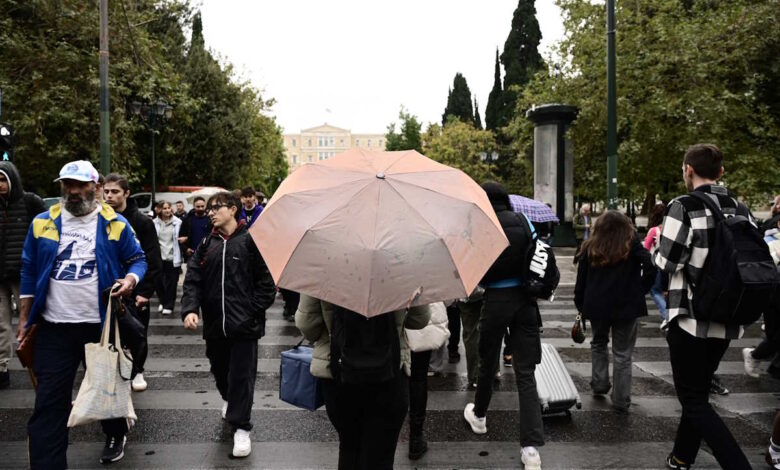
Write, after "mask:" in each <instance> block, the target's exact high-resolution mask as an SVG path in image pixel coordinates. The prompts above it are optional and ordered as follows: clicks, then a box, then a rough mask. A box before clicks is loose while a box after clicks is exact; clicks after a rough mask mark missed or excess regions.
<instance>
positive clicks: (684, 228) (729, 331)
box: [653, 185, 755, 339]
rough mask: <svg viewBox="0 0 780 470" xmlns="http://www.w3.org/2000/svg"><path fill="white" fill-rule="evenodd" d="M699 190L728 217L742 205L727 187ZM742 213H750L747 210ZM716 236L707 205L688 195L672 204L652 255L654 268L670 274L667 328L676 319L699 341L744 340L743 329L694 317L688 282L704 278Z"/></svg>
mask: <svg viewBox="0 0 780 470" xmlns="http://www.w3.org/2000/svg"><path fill="white" fill-rule="evenodd" d="M696 190H697V191H701V192H704V193H707V194H708V195H709V197H711V198H712V199H713V200H714V201H715V203H716V204H717V205H718V206H719V207H720V208H721V210H722V211H723V215H724V216H725V217H732V216H734V215H735V214H736V212H737V205H738V204H739V203H738V202H737V200H736V199H735V198H734V196H733V195H732V194H730V193H729V191H728V190H727V189H726V188H725V187H723V186H718V185H704V186H699V187H698V188H696ZM743 210H744V212H746V213H749V211H748V210H747V209H746V208H745V207H744V206H743ZM751 220H752V218H751ZM754 223H755V222H754ZM714 235H715V218H714V217H713V215H712V213H711V212H710V210H709V209H707V208H706V207H705V206H704V203H702V202H701V201H699V200H698V199H695V198H694V197H692V196H689V195H687V194H686V195H684V196H679V197H677V198H676V199H674V200H673V201H672V202H671V203H670V204H669V208H668V210H667V213H666V216H665V217H664V221H663V229H662V230H661V236H660V240H659V243H658V245H657V247H656V248H655V250H654V252H653V262H654V263H655V265H656V266H658V268H659V269H661V270H662V271H664V272H667V273H669V299H668V301H667V305H666V312H667V313H666V322H665V323H664V326H667V325H668V323H669V322H670V321H672V320H673V319H675V318H677V324H678V325H679V326H680V328H682V329H683V330H685V331H686V332H688V333H689V334H691V335H693V336H696V337H698V338H725V339H736V338H740V337H742V333H743V332H744V329H743V328H742V327H741V326H739V325H724V324H722V323H715V322H706V321H697V320H695V319H694V318H693V314H692V310H693V304H692V302H691V300H692V299H693V291H692V290H691V286H690V285H689V283H688V280H691V281H692V282H693V283H694V284H696V282H697V281H698V280H699V278H700V277H701V270H702V268H703V267H704V262H705V261H706V260H707V254H708V253H709V240H711V239H712V237H713V236H714Z"/></svg>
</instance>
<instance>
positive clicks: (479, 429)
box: [463, 403, 487, 434]
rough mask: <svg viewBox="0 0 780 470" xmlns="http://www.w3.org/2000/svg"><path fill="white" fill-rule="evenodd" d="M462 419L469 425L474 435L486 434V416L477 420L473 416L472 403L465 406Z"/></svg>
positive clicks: (475, 416)
mask: <svg viewBox="0 0 780 470" xmlns="http://www.w3.org/2000/svg"><path fill="white" fill-rule="evenodd" d="M463 418H464V419H465V420H466V422H467V423H469V426H471V430H472V431H474V434H485V433H486V432H487V416H485V417H482V418H478V417H477V415H475V414H474V403H469V404H468V405H466V409H465V410H463Z"/></svg>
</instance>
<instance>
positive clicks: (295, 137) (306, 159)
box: [284, 123, 386, 173]
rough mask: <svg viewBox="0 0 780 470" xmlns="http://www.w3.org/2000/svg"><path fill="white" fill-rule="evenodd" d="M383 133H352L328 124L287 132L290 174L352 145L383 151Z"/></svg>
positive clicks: (286, 150) (285, 143) (286, 153)
mask: <svg viewBox="0 0 780 470" xmlns="http://www.w3.org/2000/svg"><path fill="white" fill-rule="evenodd" d="M385 144H386V142H385V135H384V134H353V133H352V132H351V131H350V130H349V129H341V128H339V127H335V126H331V125H329V124H328V123H325V124H323V125H321V126H317V127H312V128H310V129H303V130H301V132H300V133H299V134H285V135H284V152H285V155H286V156H287V164H288V165H289V167H290V173H292V172H293V171H295V169H296V168H298V167H299V166H301V165H303V164H304V163H314V162H317V161H322V160H327V159H329V158H331V157H333V156H334V155H336V154H339V153H341V152H344V151H346V150H349V149H351V148H355V147H357V148H364V149H366V150H384V149H385Z"/></svg>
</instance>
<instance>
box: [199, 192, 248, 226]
mask: <svg viewBox="0 0 780 470" xmlns="http://www.w3.org/2000/svg"><path fill="white" fill-rule="evenodd" d="M215 202H216V203H217V204H225V205H226V206H228V207H235V208H236V220H238V218H239V217H240V216H241V211H239V210H238V209H239V208H240V207H241V201H239V199H238V198H237V197H236V196H235V195H234V194H233V193H231V192H229V191H220V192H218V193H216V194H213V195H212V196H211V197H210V198H209V200H208V201H207V202H206V207H207V208H208V207H209V206H211V205H212V204H214V203H215Z"/></svg>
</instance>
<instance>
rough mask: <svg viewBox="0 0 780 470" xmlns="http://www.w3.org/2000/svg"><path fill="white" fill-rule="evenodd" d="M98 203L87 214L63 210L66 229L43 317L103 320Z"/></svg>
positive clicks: (65, 320) (62, 320)
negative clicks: (97, 248) (97, 251)
mask: <svg viewBox="0 0 780 470" xmlns="http://www.w3.org/2000/svg"><path fill="white" fill-rule="evenodd" d="M99 213H100V207H99V206H98V207H97V208H96V209H95V210H94V211H92V212H91V213H90V214H88V215H85V216H84V217H75V216H73V215H72V214H71V213H70V212H68V211H66V210H64V208H63V211H62V233H61V234H60V247H59V249H58V250H57V258H56V260H55V262H54V268H52V270H51V274H50V275H49V277H50V278H49V290H48V292H47V294H46V309H45V310H44V312H43V318H45V319H46V321H50V322H52V323H100V310H99V306H98V290H99V288H98V271H97V264H96V260H95V238H96V236H97V220H98V214H99Z"/></svg>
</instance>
